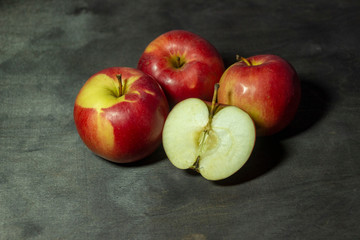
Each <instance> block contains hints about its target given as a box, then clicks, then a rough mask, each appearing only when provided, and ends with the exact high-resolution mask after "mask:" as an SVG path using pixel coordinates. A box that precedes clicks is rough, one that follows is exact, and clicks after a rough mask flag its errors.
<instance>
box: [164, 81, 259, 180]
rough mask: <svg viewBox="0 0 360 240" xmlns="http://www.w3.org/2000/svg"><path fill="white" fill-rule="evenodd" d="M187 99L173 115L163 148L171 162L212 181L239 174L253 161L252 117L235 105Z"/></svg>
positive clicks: (253, 130) (167, 125)
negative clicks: (246, 163)
mask: <svg viewBox="0 0 360 240" xmlns="http://www.w3.org/2000/svg"><path fill="white" fill-rule="evenodd" d="M217 89H218V84H216V87H215V92H214V98H213V101H212V103H209V102H205V101H203V100H200V99H197V98H189V99H186V100H184V101H182V102H180V103H178V104H177V105H175V107H174V108H173V109H172V110H171V112H170V113H169V115H168V117H167V119H166V121H165V124H164V129H163V146H164V150H165V153H166V155H167V157H168V159H169V160H170V161H171V163H172V164H173V165H174V166H175V167H177V168H180V169H189V168H190V169H194V170H195V171H197V172H199V173H200V174H201V175H202V176H203V177H204V178H206V179H208V180H221V179H224V178H227V177H229V176H231V175H232V174H234V173H235V172H237V171H238V170H239V169H240V168H241V167H242V166H243V165H244V164H245V162H246V161H247V160H248V159H249V157H250V155H251V153H252V150H253V148H254V144H255V139H256V132H255V125H254V122H253V120H252V119H251V118H250V116H249V115H248V114H247V113H246V112H244V111H243V110H241V109H240V108H238V107H235V106H227V105H219V104H217V103H216V96H217Z"/></svg>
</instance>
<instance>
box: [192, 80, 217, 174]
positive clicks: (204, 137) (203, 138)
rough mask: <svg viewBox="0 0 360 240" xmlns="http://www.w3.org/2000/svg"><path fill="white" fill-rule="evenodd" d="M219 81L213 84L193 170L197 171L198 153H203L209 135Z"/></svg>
mask: <svg viewBox="0 0 360 240" xmlns="http://www.w3.org/2000/svg"><path fill="white" fill-rule="evenodd" d="M219 86H220V85H219V83H216V84H215V86H214V95H213V98H212V101H211V107H210V113H209V121H208V122H207V124H206V126H205V129H204V131H203V134H202V136H201V140H200V143H199V151H198V153H199V154H198V156H197V158H196V161H195V163H194V165H193V166H192V169H194V170H195V171H197V172H199V162H200V158H201V157H200V155H201V154H202V153H203V149H204V145H205V142H206V141H207V138H208V137H209V134H210V131H211V123H212V119H213V117H214V114H215V109H216V103H217V95H218V90H219Z"/></svg>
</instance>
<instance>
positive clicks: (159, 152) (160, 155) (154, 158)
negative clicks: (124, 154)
mask: <svg viewBox="0 0 360 240" xmlns="http://www.w3.org/2000/svg"><path fill="white" fill-rule="evenodd" d="M99 158H101V159H103V160H104V161H106V162H108V163H109V164H113V165H116V166H119V167H142V166H147V165H152V164H155V163H157V162H159V161H161V160H164V159H167V157H166V154H165V151H164V148H163V146H162V145H160V146H159V147H158V148H157V149H156V150H155V151H154V152H153V153H151V154H150V155H149V156H147V157H145V158H143V159H140V160H139V161H136V162H130V163H116V162H111V161H108V160H106V159H104V158H102V157H99Z"/></svg>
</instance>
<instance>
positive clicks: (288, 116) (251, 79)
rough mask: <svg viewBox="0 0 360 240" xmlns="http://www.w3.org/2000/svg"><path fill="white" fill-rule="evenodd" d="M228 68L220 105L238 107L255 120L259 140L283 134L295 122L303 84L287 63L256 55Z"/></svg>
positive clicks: (220, 90) (221, 89)
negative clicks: (263, 137)
mask: <svg viewBox="0 0 360 240" xmlns="http://www.w3.org/2000/svg"><path fill="white" fill-rule="evenodd" d="M245 60H247V61H248V62H249V63H250V66H249V65H248V64H247V63H246V61H238V62H236V63H234V64H233V65H231V66H230V67H228V68H227V69H226V70H225V72H224V74H223V75H222V77H221V79H220V88H219V93H218V102H219V103H223V104H229V105H234V106H237V107H239V108H241V109H243V110H244V111H246V112H247V113H248V114H249V115H250V116H251V118H252V119H253V120H254V122H255V125H256V128H257V129H256V131H257V135H258V136H268V135H273V134H275V133H278V132H280V131H281V130H283V129H284V128H285V127H286V126H288V125H289V123H290V122H291V121H292V119H293V118H294V116H295V114H296V111H297V109H298V106H299V103H300V98H301V87H300V80H299V78H298V75H297V73H296V71H295V69H294V68H293V67H292V66H291V65H290V63H289V62H287V61H286V60H285V59H283V58H281V57H279V56H276V55H271V54H265V55H257V56H253V57H249V58H247V59H245Z"/></svg>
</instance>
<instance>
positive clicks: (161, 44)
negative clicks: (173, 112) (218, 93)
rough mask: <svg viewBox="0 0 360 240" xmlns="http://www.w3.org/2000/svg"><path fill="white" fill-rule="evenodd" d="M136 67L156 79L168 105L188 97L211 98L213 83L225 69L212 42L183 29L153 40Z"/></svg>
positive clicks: (217, 80)
mask: <svg viewBox="0 0 360 240" xmlns="http://www.w3.org/2000/svg"><path fill="white" fill-rule="evenodd" d="M138 69H140V70H142V71H143V72H145V73H147V74H149V75H151V76H153V77H154V78H155V79H156V80H157V81H158V82H159V83H160V85H161V87H162V88H163V89H164V92H165V94H166V96H167V98H168V101H169V104H170V105H171V106H173V105H175V104H176V103H178V102H180V101H182V100H184V99H186V98H190V97H194V98H200V99H202V100H207V101H211V98H212V94H213V87H214V84H215V83H217V82H219V80H220V77H221V75H222V73H223V72H224V70H225V68H224V63H223V60H222V58H221V56H220V54H219V53H218V51H217V50H216V49H215V47H214V46H213V45H211V44H210V43H209V42H208V41H207V40H205V39H203V38H201V37H200V36H198V35H196V34H194V33H191V32H188V31H184V30H173V31H170V32H167V33H164V34H162V35H160V36H159V37H157V38H156V39H155V40H153V41H152V42H151V43H150V44H149V45H148V46H147V47H146V49H145V51H144V53H143V54H142V56H141V57H140V60H139V63H138Z"/></svg>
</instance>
